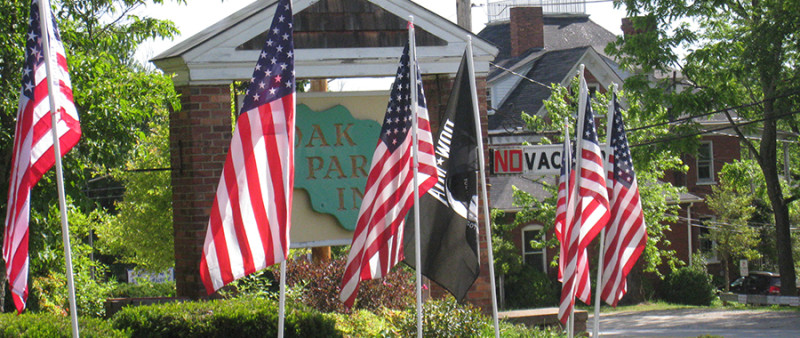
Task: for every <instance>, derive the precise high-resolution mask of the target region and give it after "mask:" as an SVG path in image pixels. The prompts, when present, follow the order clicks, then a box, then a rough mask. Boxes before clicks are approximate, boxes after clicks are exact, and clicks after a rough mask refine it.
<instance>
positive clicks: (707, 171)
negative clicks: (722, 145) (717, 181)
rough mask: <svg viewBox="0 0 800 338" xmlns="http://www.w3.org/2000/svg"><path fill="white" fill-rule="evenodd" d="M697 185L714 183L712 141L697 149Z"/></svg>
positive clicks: (701, 144)
mask: <svg viewBox="0 0 800 338" xmlns="http://www.w3.org/2000/svg"><path fill="white" fill-rule="evenodd" d="M697 183H699V184H701V183H705V184H708V183H714V148H713V147H712V144H711V141H706V142H701V143H700V146H699V147H698V148H697Z"/></svg>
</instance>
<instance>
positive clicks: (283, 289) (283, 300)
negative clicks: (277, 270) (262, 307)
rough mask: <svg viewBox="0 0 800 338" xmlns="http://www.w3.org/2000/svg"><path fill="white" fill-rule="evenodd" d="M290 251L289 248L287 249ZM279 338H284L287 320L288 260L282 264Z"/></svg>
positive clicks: (279, 299)
mask: <svg viewBox="0 0 800 338" xmlns="http://www.w3.org/2000/svg"><path fill="white" fill-rule="evenodd" d="M287 249H288V248H287ZM278 304H279V306H278V338H283V330H284V329H285V327H284V321H285V318H286V259H284V260H283V261H282V262H281V281H280V296H279V297H278Z"/></svg>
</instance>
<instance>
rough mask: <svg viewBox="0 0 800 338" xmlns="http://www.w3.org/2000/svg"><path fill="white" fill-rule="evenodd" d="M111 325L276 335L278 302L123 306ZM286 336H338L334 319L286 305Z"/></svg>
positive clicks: (185, 333)
mask: <svg viewBox="0 0 800 338" xmlns="http://www.w3.org/2000/svg"><path fill="white" fill-rule="evenodd" d="M112 322H113V326H114V328H117V329H121V330H129V331H130V332H131V333H132V335H133V337H253V336H256V337H275V336H277V334H278V305H277V304H276V302H275V301H274V300H268V299H257V298H249V299H230V300H212V301H204V302H184V303H167V304H158V305H145V306H138V307H126V308H124V309H122V310H121V311H119V312H117V313H116V314H115V315H114V317H112ZM284 336H285V337H341V333H339V332H337V331H336V329H335V321H334V320H332V319H330V318H327V317H325V316H323V315H322V314H321V313H319V312H316V311H314V310H307V309H305V308H300V307H295V306H288V304H287V308H286V319H285V321H284Z"/></svg>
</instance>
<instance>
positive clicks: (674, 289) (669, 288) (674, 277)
mask: <svg viewBox="0 0 800 338" xmlns="http://www.w3.org/2000/svg"><path fill="white" fill-rule="evenodd" d="M661 294H662V297H664V300H666V301H668V302H671V303H677V304H686V305H711V301H712V300H713V299H714V297H715V295H714V286H713V285H712V283H711V278H710V277H709V276H708V274H707V273H705V272H703V271H699V270H697V269H692V268H688V267H682V268H680V269H677V270H675V271H673V272H672V273H670V274H669V275H667V277H666V278H665V279H664V283H662V284H661Z"/></svg>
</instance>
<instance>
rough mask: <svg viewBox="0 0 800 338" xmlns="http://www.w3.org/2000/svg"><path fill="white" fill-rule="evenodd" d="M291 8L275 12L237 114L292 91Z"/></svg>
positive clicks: (293, 87)
mask: <svg viewBox="0 0 800 338" xmlns="http://www.w3.org/2000/svg"><path fill="white" fill-rule="evenodd" d="M291 13H292V12H291V6H290V5H289V4H285V5H282V6H278V8H277V9H276V10H275V20H273V26H272V27H271V29H270V31H269V33H268V35H267V42H266V44H265V45H264V49H263V50H262V51H261V56H259V58H258V62H257V63H256V67H255V69H254V70H253V77H252V78H251V79H250V86H249V87H248V88H247V92H246V94H245V98H244V103H243V104H242V109H241V111H240V113H241V112H246V111H248V110H251V109H253V108H255V107H258V106H260V105H263V104H265V103H267V102H270V101H273V100H275V99H277V98H279V97H284V96H286V95H289V94H291V93H293V92H294V89H295V81H294V77H295V73H294V43H293V39H292V14H291Z"/></svg>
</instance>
